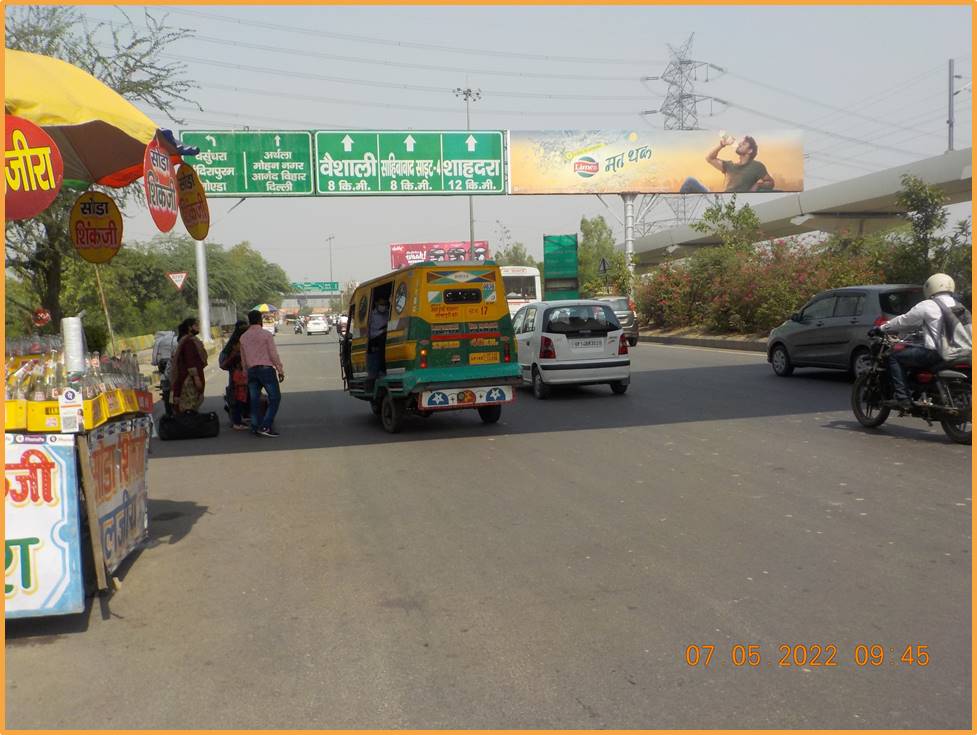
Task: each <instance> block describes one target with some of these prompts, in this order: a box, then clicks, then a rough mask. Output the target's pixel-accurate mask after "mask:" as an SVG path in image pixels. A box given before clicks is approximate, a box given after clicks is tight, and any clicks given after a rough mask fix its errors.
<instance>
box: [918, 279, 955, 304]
mask: <svg viewBox="0 0 977 735" xmlns="http://www.w3.org/2000/svg"><path fill="white" fill-rule="evenodd" d="M956 290H957V285H956V284H955V283H954V282H953V279H952V278H950V276H948V275H947V274H946V273H934V274H933V275H932V276H930V277H929V278H927V279H926V283H924V284H923V296H925V297H926V298H930V297H932V296H935V295H936V294H938V293H953V292H954V291H956Z"/></svg>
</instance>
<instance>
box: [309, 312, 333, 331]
mask: <svg viewBox="0 0 977 735" xmlns="http://www.w3.org/2000/svg"><path fill="white" fill-rule="evenodd" d="M331 331H332V327H331V326H329V322H327V321H326V318H325V317H322V316H313V317H311V318H310V319H309V322H308V324H306V325H305V333H306V334H309V335H311V334H329V332H331Z"/></svg>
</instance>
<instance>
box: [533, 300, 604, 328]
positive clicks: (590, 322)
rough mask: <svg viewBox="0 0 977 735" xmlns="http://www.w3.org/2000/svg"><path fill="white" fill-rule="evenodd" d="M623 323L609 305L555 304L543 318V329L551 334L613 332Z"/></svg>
mask: <svg viewBox="0 0 977 735" xmlns="http://www.w3.org/2000/svg"><path fill="white" fill-rule="evenodd" d="M620 328H621V324H620V322H618V320H617V317H616V316H615V315H614V312H613V311H612V310H611V308H610V307H609V306H597V305H593V304H587V305H584V304H581V305H579V306H555V307H553V308H550V309H547V310H546V314H545V316H544V319H543V331H544V332H549V333H550V334H573V333H577V332H604V333H605V334H606V333H607V332H612V331H614V330H615V329H620Z"/></svg>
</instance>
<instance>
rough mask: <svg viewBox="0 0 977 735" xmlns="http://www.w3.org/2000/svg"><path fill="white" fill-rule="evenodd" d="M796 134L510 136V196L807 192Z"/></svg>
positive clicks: (594, 132) (517, 133) (574, 132)
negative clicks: (805, 190) (511, 194)
mask: <svg viewBox="0 0 977 735" xmlns="http://www.w3.org/2000/svg"><path fill="white" fill-rule="evenodd" d="M801 142H802V141H801V133H800V131H795V130H772V131H771V130H765V131H764V130H757V131H751V130H744V131H742V132H738V133H736V134H733V133H726V132H725V131H719V132H715V131H709V130H640V131H628V130H544V131H512V133H510V146H509V173H510V177H511V189H512V193H513V194H619V193H623V192H634V193H641V194H704V193H717V194H718V193H747V192H757V191H759V192H790V191H803V190H804V151H803V147H802V145H801Z"/></svg>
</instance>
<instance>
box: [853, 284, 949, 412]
mask: <svg viewBox="0 0 977 735" xmlns="http://www.w3.org/2000/svg"><path fill="white" fill-rule="evenodd" d="M955 288H956V284H955V283H954V282H953V279H952V278H950V276H948V275H947V274H946V273H934V274H933V275H932V276H930V277H929V278H927V279H926V283H924V284H923V296H924V297H925V298H924V299H923V300H922V301H920V302H919V303H918V304H916V305H915V306H914V307H913V308H912V309H910V310H909V311H907V312H906V313H905V314H903V315H902V316H897V317H894V318H892V319H890V320H889V321H887V322H885V324H883V325H881V326H879V327H873V328H872V329H871V330H869V333H868V334H869V336H870V337H876V336H878V335H880V334H882V333H889V332H905V331H912V330H914V329H915V328H917V327H919V326H920V325H922V326H923V330H922V331H923V344H922V345H906V346H905V347H904V348H903V349H901V350H899V351H896V350H892V351H891V352H890V353H889V364H888V367H889V375H890V376H891V378H892V388H893V396H894V398H893V400H891V401H886V402H885V403H886V404H887V405H890V406H894V407H896V408H898V409H899V410H900V411H909V410H910V409H912V406H913V403H912V400H911V398H910V396H909V388H908V387H907V386H906V373H905V370H904V369H903V368H907V367H908V368H931V367H933V366H934V365H936V364H938V363H940V362H943V357H942V356H941V355H940V352H939V344H940V329H941V328H942V322H943V312H942V311H940V307H939V306H937V304H936V303H935V301H936V300H939V301H941V302H942V303H943V304H945V305H946V306H947V307H952V306H953V305H954V304H955V303H956V301H955V300H954V298H953V291H954V289H955Z"/></svg>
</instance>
